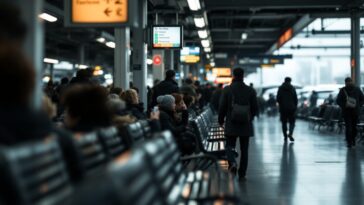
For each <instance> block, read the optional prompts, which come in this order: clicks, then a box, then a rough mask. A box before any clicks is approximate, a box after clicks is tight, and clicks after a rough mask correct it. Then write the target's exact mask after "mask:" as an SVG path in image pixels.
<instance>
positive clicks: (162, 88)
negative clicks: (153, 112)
mask: <svg viewBox="0 0 364 205" xmlns="http://www.w3.org/2000/svg"><path fill="white" fill-rule="evenodd" d="M178 92H179V88H178V84H177V83H176V81H174V80H169V79H166V80H164V81H162V82H160V83H159V84H158V85H156V86H155V87H154V88H153V95H152V96H153V97H152V103H151V107H153V106H155V105H157V97H159V96H161V95H167V94H172V93H178Z"/></svg>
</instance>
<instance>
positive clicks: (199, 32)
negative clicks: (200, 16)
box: [197, 30, 208, 39]
mask: <svg viewBox="0 0 364 205" xmlns="http://www.w3.org/2000/svg"><path fill="white" fill-rule="evenodd" d="M197 33H198V36H199V37H200V38H202V39H204V38H207V36H208V35H207V31H206V30H199V31H197Z"/></svg>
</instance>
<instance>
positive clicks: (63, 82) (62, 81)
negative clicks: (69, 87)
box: [61, 77, 69, 85]
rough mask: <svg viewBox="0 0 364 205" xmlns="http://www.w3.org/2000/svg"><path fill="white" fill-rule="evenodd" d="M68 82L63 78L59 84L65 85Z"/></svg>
mask: <svg viewBox="0 0 364 205" xmlns="http://www.w3.org/2000/svg"><path fill="white" fill-rule="evenodd" d="M68 82H69V79H68V78H67V77H64V78H62V79H61V84H62V85H66V84H68Z"/></svg>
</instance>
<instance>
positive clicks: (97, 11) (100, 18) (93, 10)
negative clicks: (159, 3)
mask: <svg viewBox="0 0 364 205" xmlns="http://www.w3.org/2000/svg"><path fill="white" fill-rule="evenodd" d="M137 2H138V1H130V0H66V1H65V24H66V26H94V27H99V26H110V27H118V26H136V25H137V15H136V13H137V8H138V7H137V6H138V5H137Z"/></svg>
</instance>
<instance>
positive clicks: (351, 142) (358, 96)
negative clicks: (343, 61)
mask: <svg viewBox="0 0 364 205" xmlns="http://www.w3.org/2000/svg"><path fill="white" fill-rule="evenodd" d="M348 98H352V99H354V100H355V105H354V104H353V105H348V102H347V101H348ZM349 100H350V99H349ZM363 101H364V96H363V92H362V91H361V90H360V88H358V87H356V86H355V85H354V83H353V80H352V79H351V78H346V79H345V87H343V88H341V89H340V92H339V94H338V96H337V99H336V103H337V104H338V105H339V106H340V107H341V110H342V114H343V117H344V121H345V137H346V142H347V146H348V148H351V147H352V146H355V137H356V134H357V129H356V125H357V123H358V118H359V114H360V107H361V106H362V104H363Z"/></svg>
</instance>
